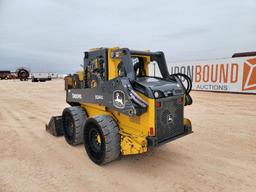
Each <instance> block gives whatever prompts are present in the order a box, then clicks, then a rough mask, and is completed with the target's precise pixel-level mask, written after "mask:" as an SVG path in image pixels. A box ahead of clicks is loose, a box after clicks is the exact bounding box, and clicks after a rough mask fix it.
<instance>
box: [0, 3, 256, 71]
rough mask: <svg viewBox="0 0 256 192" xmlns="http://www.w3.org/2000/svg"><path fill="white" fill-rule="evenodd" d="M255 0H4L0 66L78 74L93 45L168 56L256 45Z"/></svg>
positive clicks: (193, 56)
mask: <svg viewBox="0 0 256 192" xmlns="http://www.w3.org/2000/svg"><path fill="white" fill-rule="evenodd" d="M255 20H256V1H255V0H214V1H210V0H186V1H185V0H158V1H155V0H140V1H139V0H129V1H120V0H119V1H117V0H108V1H89V0H73V1H71V0H0V70H15V69H16V68H18V67H21V66H24V67H28V68H30V69H31V70H32V71H42V72H59V73H73V72H75V71H77V70H79V69H81V68H80V65H81V64H82V62H83V52H84V51H87V50H89V49H90V48H96V47H116V46H119V47H128V48H130V49H136V50H151V51H164V52H165V56H166V60H167V62H168V63H170V62H177V61H190V60H200V59H214V58H225V57H231V56H232V54H233V53H234V52H243V51H256V22H255Z"/></svg>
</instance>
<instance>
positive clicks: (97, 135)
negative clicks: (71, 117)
mask: <svg viewBox="0 0 256 192" xmlns="http://www.w3.org/2000/svg"><path fill="white" fill-rule="evenodd" d="M84 140H85V147H86V150H87V152H88V155H89V156H90V157H91V158H92V159H93V160H94V161H96V162H99V161H101V160H102V158H103V156H104V140H103V138H102V134H101V132H100V131H99V128H98V127H97V126H96V125H95V124H89V125H88V127H87V128H86V129H85V131H84Z"/></svg>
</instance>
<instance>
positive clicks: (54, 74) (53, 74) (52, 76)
mask: <svg viewBox="0 0 256 192" xmlns="http://www.w3.org/2000/svg"><path fill="white" fill-rule="evenodd" d="M49 77H51V78H52V79H57V78H58V77H59V76H58V73H49Z"/></svg>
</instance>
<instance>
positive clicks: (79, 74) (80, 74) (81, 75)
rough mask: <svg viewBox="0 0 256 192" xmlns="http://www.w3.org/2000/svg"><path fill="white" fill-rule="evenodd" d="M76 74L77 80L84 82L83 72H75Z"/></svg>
mask: <svg viewBox="0 0 256 192" xmlns="http://www.w3.org/2000/svg"><path fill="white" fill-rule="evenodd" d="M76 73H77V74H78V76H79V80H80V81H83V80H84V71H77V72H76Z"/></svg>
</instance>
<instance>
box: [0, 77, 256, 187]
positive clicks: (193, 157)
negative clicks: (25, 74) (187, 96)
mask: <svg viewBox="0 0 256 192" xmlns="http://www.w3.org/2000/svg"><path fill="white" fill-rule="evenodd" d="M192 96H193V99H194V104H193V105H192V106H189V107H186V111H185V112H186V113H185V114H186V116H187V117H189V118H190V119H191V120H192V123H193V130H194V133H193V134H191V135H189V136H187V137H183V138H181V139H179V140H176V141H173V142H171V143H168V144H166V145H163V146H161V147H159V148H155V149H154V150H152V151H150V152H149V153H147V154H144V155H137V156H129V157H124V158H122V159H121V160H117V161H115V162H112V163H110V164H108V165H105V166H102V167H100V166H98V165H95V164H94V163H93V162H92V161H90V160H89V158H88V157H87V155H86V153H85V150H84V147H83V145H81V146H77V147H71V146H69V145H68V144H67V143H66V142H65V141H64V138H63V137H59V138H55V137H53V136H51V135H49V134H48V133H47V132H46V131H45V124H46V123H47V122H48V120H49V119H50V117H51V116H52V115H57V114H60V113H61V112H62V110H63V108H64V107H65V106H67V105H66V104H65V92H64V90H63V80H56V81H51V82H45V83H32V82H20V81H17V80H15V81H13V80H9V81H0V192H9V191H37V192H40V191H47V192H52V191H62V192H64V191H88V192H93V191H104V192H108V191H111V192H115V191H118V192H119V191H122V192H126V191H127V192H128V191H129V192H130V191H133V192H135V191H161V192H172V191H177V192H183V191H189V192H193V191H195V192H200V191H202V192H206V191H208V192H211V191H216V192H221V191H232V192H236V191H239V192H240V191H243V192H247V191H250V192H253V191H255V188H256V179H255V178H256V103H255V102H256V96H255V95H239V94H218V93H206V92H193V93H192Z"/></svg>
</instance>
